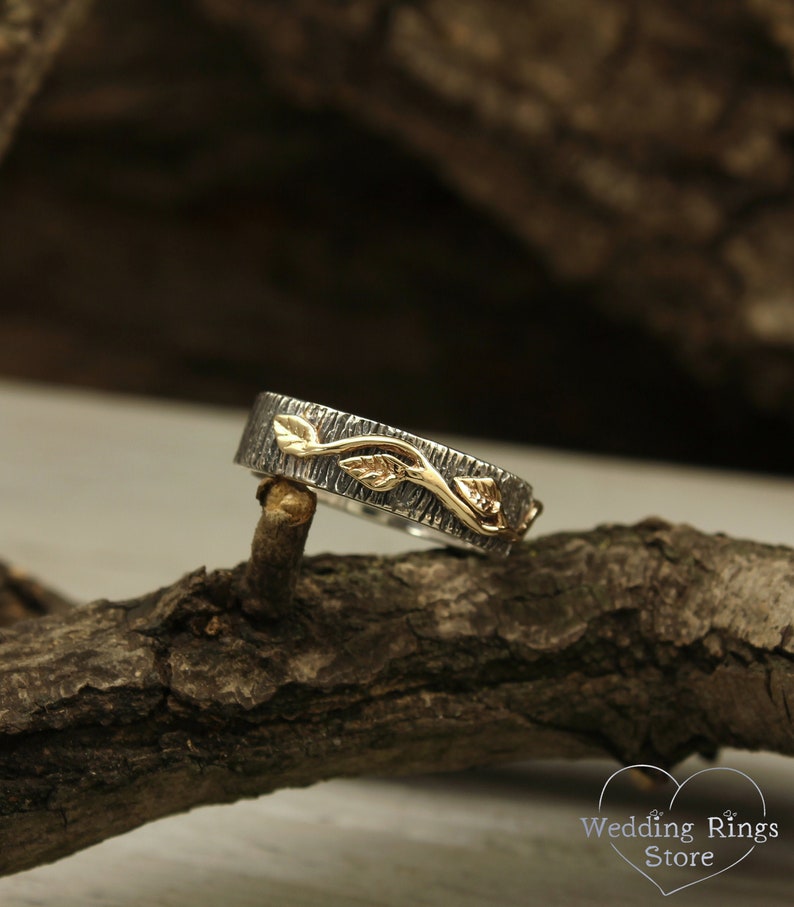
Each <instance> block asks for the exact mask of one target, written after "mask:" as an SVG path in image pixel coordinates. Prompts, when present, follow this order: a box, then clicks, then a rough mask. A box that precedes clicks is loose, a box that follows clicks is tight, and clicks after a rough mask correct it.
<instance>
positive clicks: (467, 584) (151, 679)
mask: <svg viewBox="0 0 794 907" xmlns="http://www.w3.org/2000/svg"><path fill="white" fill-rule="evenodd" d="M279 498H280V499H281V501H288V500H289V498H290V495H289V494H286V493H284V494H282V495H280V496H279V495H275V496H274V494H273V491H272V490H271V492H270V494H269V495H267V496H266V497H265V507H264V508H263V515H262V521H261V522H260V526H259V528H258V530H257V539H258V541H257V543H256V544H255V546H254V548H253V559H254V560H256V559H257V558H265V560H266V559H267V557H268V554H267V545H266V544H265V541H264V540H265V539H266V538H267V536H268V534H269V532H268V526H270V527H271V530H272V529H277V527H278V526H279V525H282V524H283V522H284V520H285V513H284V512H283V511H281V510H280V508H279V507H278V506H277V502H278V500H279ZM285 506H286V505H285ZM257 569H258V568H257V565H256V564H253V565H251V564H240V565H238V566H237V567H235V568H234V569H231V570H217V571H213V572H211V573H207V572H206V571H205V570H203V569H199V570H196V571H195V572H193V573H191V574H189V575H187V576H185V577H183V578H182V579H180V580H179V581H177V582H176V583H174V584H173V585H172V586H169V587H167V588H164V589H160V590H158V591H156V592H152V593H150V594H148V595H144V596H141V597H140V598H137V599H133V600H130V601H124V602H108V601H97V602H94V603H92V604H90V605H86V606H84V607H80V608H74V609H72V610H71V611H70V612H69V613H67V614H66V615H52V616H47V617H42V618H40V619H38V620H35V621H33V620H28V621H24V622H22V623H19V624H17V625H16V626H15V627H12V628H9V629H5V630H3V631H1V632H0V646H1V647H2V662H1V663H0V740H1V741H2V745H0V779H2V780H0V870H1V871H2V872H5V873H10V872H15V871H18V870H20V869H24V868H28V867H31V866H34V865H36V864H38V863H41V862H45V861H49V860H53V859H56V858H58V857H61V856H64V855H65V854H68V853H71V852H73V851H75V850H78V849H79V848H82V847H85V846H88V845H89V844H92V843H95V842H97V841H100V840H102V839H103V838H106V837H109V836H111V835H114V834H118V833H120V832H123V831H126V830H128V829H131V828H134V827H136V826H138V825H140V824H142V823H144V822H147V821H150V820H152V819H155V818H157V817H160V816H165V815H168V814H171V813H175V812H179V811H182V810H185V809H188V808H190V807H193V806H197V805H199V804H206V803H218V802H228V801H233V800H235V799H238V798H240V797H249V796H256V795H258V794H262V793H265V792H268V791H272V790H274V789H276V788H279V787H285V786H297V785H306V784H311V783H313V782H315V781H318V780H320V779H324V778H331V777H335V776H352V775H357V774H362V773H381V774H401V773H408V772H419V771H444V770H451V769H460V768H464V767H466V766H473V765H478V764H484V763H488V762H496V761H501V760H517V759H522V758H525V757H529V756H544V757H545V756H565V757H581V756H597V755H601V756H603V755H604V754H608V755H611V756H614V757H615V758H617V759H620V760H624V761H647V762H652V763H654V764H658V765H663V766H664V765H670V764H672V763H674V762H676V761H677V760H679V759H682V758H684V757H685V756H687V755H688V754H690V753H695V752H699V753H703V754H706V755H712V754H713V753H714V752H715V751H716V750H717V748H718V747H720V746H723V745H730V746H734V747H744V748H750V749H756V748H765V749H770V750H776V751H778V752H781V753H788V754H794V725H792V719H791V706H790V702H792V701H794V667H793V664H794V662H793V658H792V656H794V633H793V632H792V615H794V584H793V583H792V576H793V575H794V552H792V551H791V550H790V549H788V548H782V547H771V546H767V545H760V544H756V543H753V542H748V541H738V540H732V539H728V538H726V537H724V536H707V535H704V534H702V533H700V532H698V531H696V530H695V529H692V528H691V527H688V526H671V525H668V524H667V523H664V522H662V521H660V520H648V521H645V522H644V523H641V524H639V525H637V526H633V527H625V526H603V527H599V528H598V529H595V530H593V531H591V532H583V533H564V534H558V535H553V536H548V537H545V538H540V539H538V540H536V541H534V542H533V543H532V544H528V545H525V546H523V545H522V546H520V550H519V551H518V553H516V554H514V555H513V556H511V557H510V558H509V559H507V560H506V561H501V560H499V561H497V560H492V559H488V558H485V557H481V556H479V555H465V554H461V553H458V552H455V551H451V550H438V551H431V552H422V553H412V554H408V555H404V556H399V557H376V556H365V557H350V556H346V557H339V556H333V555H322V556H318V557H311V558H306V559H305V560H304V561H303V564H302V568H301V575H300V577H299V579H298V582H297V586H296V587H295V593H294V598H293V600H292V606H291V609H290V610H289V611H287V612H284V611H281V612H280V616H277V617H276V618H275V619H273V618H272V616H271V618H270V619H269V620H268V622H267V623H263V622H262V621H261V620H260V619H259V618H260V615H259V614H256V612H255V611H254V612H253V616H249V614H251V613H252V612H251V609H250V600H251V595H252V588H254V586H252V583H251V576H252V575H258V576H260V577H262V576H264V574H263V573H262V572H261V571H259V572H257ZM252 571H253V574H252ZM265 572H266V571H265ZM282 576H283V575H282ZM286 582H287V583H288V584H289V583H290V582H291V577H290V576H289V575H287V576H286ZM265 587H266V584H265V585H262V586H260V587H259V588H260V589H262V590H264V589H265ZM246 602H248V603H249V607H244V605H245V603H246Z"/></svg>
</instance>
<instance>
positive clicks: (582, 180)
mask: <svg viewBox="0 0 794 907" xmlns="http://www.w3.org/2000/svg"><path fill="white" fill-rule="evenodd" d="M274 10H276V11H277V12H273V11H274ZM439 10H440V11H439ZM208 11H209V13H208ZM362 11H363V12H362ZM434 11H438V15H437V16H436V20H433V21H437V22H438V28H437V30H436V31H435V32H433V30H432V28H431V27H430V26H429V25H427V22H429V21H431V19H432V15H433V13H434ZM569 13H570V14H569ZM784 14H785V9H784V6H783V5H780V6H779V7H776V8H775V9H773V8H772V7H769V11H767V10H766V7H763V8H762V6H761V5H760V4H758V3H756V4H755V5H751V3H750V0H746V2H741V3H740V2H734V0H732V2H730V3H720V2H719V0H712V2H711V3H707V4H705V5H703V4H700V5H698V4H695V5H692V4H684V3H677V2H674V0H652V2H651V3H643V4H636V8H635V9H634V10H633V11H631V10H630V8H629V7H628V6H622V5H619V4H617V3H616V4H614V5H610V3H608V2H607V0H604V3H603V8H602V7H597V6H595V5H594V4H593V2H591V0H582V3H581V4H579V5H576V4H574V5H573V6H571V5H566V4H562V5H561V4H555V3H546V4H542V3H537V4H529V5H527V4H524V3H521V4H519V3H516V2H512V3H508V2H496V3H487V4H485V3H482V4H478V3H474V2H468V3H465V4H449V5H448V6H446V7H443V8H441V7H436V6H435V5H434V4H430V3H424V2H421V3H415V4H388V5H387V4H377V3H373V4H372V5H371V6H370V7H365V6H363V5H361V4H360V3H346V4H319V3H309V2H299V3H295V4H281V5H276V4H273V3H269V2H267V0H261V2H256V3H251V4H243V3H229V4H227V5H225V6H223V8H221V5H220V3H219V2H217V3H216V2H214V0H207V2H205V3H203V4H198V3H196V2H193V0H160V2H155V0H138V2H134V0H116V2H114V3H113V4H100V5H98V6H96V7H95V8H94V10H93V12H92V15H91V16H90V17H89V18H88V21H87V22H86V24H85V26H84V27H83V28H81V29H79V30H78V32H77V33H76V34H75V35H74V37H73V39H72V41H71V42H70V43H69V44H68V46H67V47H66V48H65V49H64V52H63V53H62V54H61V56H60V58H59V61H58V65H57V66H56V67H55V68H54V70H53V72H52V74H51V77H50V78H49V79H48V81H47V85H46V87H45V91H44V92H42V93H41V94H40V95H39V96H38V97H37V99H36V103H34V104H33V105H32V106H31V109H30V111H29V114H28V117H27V120H26V122H25V128H24V129H23V130H21V132H20V134H19V136H18V140H17V146H16V148H15V149H14V152H15V153H14V152H12V154H11V155H10V156H9V157H8V159H7V161H6V162H5V165H4V170H3V198H2V205H0V282H2V285H3V291H4V292H3V300H2V302H3V306H2V308H3V319H2V324H1V325H0V327H2V330H0V368H2V370H3V372H4V373H6V374H16V375H21V376H27V377H33V378H37V379H42V378H43V379H45V380H52V381H68V382H71V383H78V384H83V385H91V386H100V387H111V388H115V389H118V390H125V391H134V392H136V393H154V394H166V395H169V396H180V397H189V398H192V399H203V400H211V401H213V402H233V403H236V404H241V405H247V404H248V403H250V399H251V398H252V396H253V394H254V393H256V392H257V391H258V390H261V389H262V387H266V386H274V387H283V388H286V389H289V390H291V391H294V392H295V393H297V394H298V395H300V396H304V397H306V398H309V399H317V400H323V401H328V402H335V403H337V404H338V405H340V406H342V408H344V409H348V410H350V411H355V412H363V413H377V414H378V415H380V416H382V417H383V418H386V419H388V420H389V421H391V422H392V423H394V424H410V425H414V426H416V427H420V428H421V426H422V425H424V426H426V427H430V426H432V427H433V430H434V431H455V432H459V433H468V434H477V433H479V434H485V433H488V434H490V435H493V434H494V433H496V432H498V433H499V434H500V435H501V436H503V437H511V438H512V439H514V440H521V441H530V442H535V443H537V442H542V443H546V444H553V445H555V446H571V447H578V448H580V449H582V448H584V449H590V450H593V449H598V450H602V451H611V452H621V453H624V454H626V453H630V454H634V455H641V456H652V457H657V458H658V457H664V458H668V459H679V460H685V461H688V462H692V461H698V462H710V463H719V464H720V465H733V466H743V467H745V468H755V469H763V470H778V471H789V470H790V469H791V462H792V457H791V449H792V440H793V439H794V434H793V432H794V418H792V413H794V408H792V406H789V404H788V402H787V401H788V400H790V399H791V397H790V394H791V391H790V387H791V380H790V379H791V377H792V374H794V372H793V371H792V366H791V362H792V352H791V350H792V346H793V345H794V344H792V342H790V339H791V336H792V335H791V331H790V330H789V327H790V323H789V314H788V313H789V312H791V311H794V308H792V307H790V306H789V305H788V300H790V298H791V293H790V288H789V284H790V282H789V281H788V278H787V277H786V274H787V273H788V270H787V269H788V267H789V259H790V256H789V255H788V246H787V245H786V238H787V236H788V232H787V230H786V229H785V228H784V227H785V224H784V223H783V221H785V218H786V217H787V216H788V215H787V213H786V212H787V211H788V210H789V207H788V205H789V201H788V200H789V195H790V193H789V184H790V181H789V178H788V176H787V174H788V172H789V170H790V158H791V155H790V142H789V139H788V136H789V131H787V130H788V126H787V125H786V124H787V122H788V120H787V119H786V117H787V116H788V115H789V112H790V111H791V110H792V109H794V105H792V104H790V103H789V100H790V81H791V79H790V72H789V69H788V68H787V65H786V59H787V58H786V56H785V54H784V51H783V49H782V48H784V46H785V40H784V39H785V30H784V29H783V28H782V26H781V23H782V22H783V16H784ZM701 15H702V18H699V17H701ZM478 16H480V17H481V19H482V23H483V24H482V27H480V25H479V24H477V25H476V27H475V26H474V25H471V22H472V21H474V20H475V19H476V17H478ZM566 16H567V18H566ZM350 17H352V18H350ZM412 17H413V19H412ZM467 17H469V18H467ZM472 17H473V18H472ZM632 17H634V19H636V22H635V24H634V25H633V26H632V25H631V21H633V19H632ZM271 18H272V26H273V27H272V30H271V31H269V32H268V35H267V36H266V35H264V28H263V23H267V22H270V21H271ZM351 21H352V22H353V23H354V26H355V27H353V26H351V25H350V22H351ZM477 21H478V22H479V20H477ZM219 22H225V23H226V24H227V25H232V26H233V27H231V28H223V27H219V26H218V23H219ZM704 22H705V23H706V24H705V25H704V24H703V23H704ZM467 23H468V24H467ZM513 23H515V28H513V27H512V24H513ZM610 23H611V24H610ZM621 23H625V28H624V31H623V32H622V33H621V35H622V41H620V42H618V49H617V51H615V53H613V54H612V55H611V56H610V55H609V54H608V53H606V51H605V50H604V48H606V47H613V46H614V45H611V44H609V40H611V39H610V38H609V34H607V35H606V37H605V36H604V35H605V32H608V31H609V28H613V32H614V34H613V33H612V32H610V34H613V37H614V35H616V34H617V33H618V32H620V28H618V26H619V25H620V24H621ZM424 26H426V29H425V30H423V27H424ZM293 28H294V33H295V35H297V36H298V38H299V40H296V41H295V42H294V44H292V45H290V44H289V42H288V41H287V40H286V38H285V35H286V36H287V37H288V35H289V34H292V31H291V29H293ZM428 29H429V30H430V32H431V34H429V35H428V34H426V31H427V30H428ZM304 32H305V33H306V35H304ZM491 32H493V35H491ZM307 35H308V37H307ZM489 35H491V36H490V37H489ZM555 35H556V36H557V37H558V38H559V40H551V39H549V36H552V37H554V36H555ZM301 36H302V37H301ZM489 42H490V44H489ZM599 42H601V43H599ZM483 46H485V49H486V52H483V50H482V48H483ZM489 46H490V47H491V49H490V50H488V47H489ZM599 48H600V50H599ZM318 49H319V51H318ZM315 51H318V52H315ZM488 54H492V59H491V57H489V56H488ZM599 54H600V55H599ZM436 55H438V62H437V65H436V66H435V68H433V66H431V63H432V60H433V58H434V57H435V56H436ZM423 61H424V62H423ZM425 64H426V65H427V67H429V68H428V69H427V72H424V70H422V65H425ZM263 72H266V73H267V77H266V78H263V76H262V74H263ZM467 73H468V74H470V78H468V80H467V78H466V75H467ZM547 83H548V84H547ZM277 85H278V86H281V87H282V94H284V93H285V92H284V91H283V87H284V86H286V87H287V88H288V90H289V91H290V92H291V96H293V97H296V96H297V97H298V98H299V99H300V100H301V102H307V103H308V104H309V105H312V104H315V105H316V104H317V103H318V102H319V103H322V104H325V105H332V106H333V107H335V108H337V109H339V110H341V111H343V114H342V115H340V114H334V113H331V112H330V111H329V110H328V109H327V108H326V109H324V110H322V111H320V110H317V109H315V110H314V111H313V112H310V111H308V110H306V111H304V110H298V109H297V107H296V106H295V105H292V106H290V105H289V104H288V103H285V102H284V101H283V100H279V99H277V98H276V97H275V94H276V92H275V86H277ZM555 85H557V86H558V89H559V91H558V93H557V94H554V92H553V91H552V89H553V88H554V86H555ZM726 86H727V87H726ZM690 87H691V89H692V90H691V91H690V90H689V89H690ZM563 89H564V90H563ZM709 91H711V92H713V93H714V95H715V97H716V98H717V100H716V101H715V102H714V103H715V104H717V101H720V103H721V102H722V101H725V107H724V115H723V116H722V117H721V118H720V117H718V118H717V121H716V123H714V122H712V121H710V120H708V117H707V114H708V111H709V109H711V108H709V107H708V105H707V104H706V103H705V101H703V100H702V99H703V98H704V97H706V99H708V98H710V97H711V95H710V94H709ZM351 92H352V94H351ZM726 94H727V95H728V96H729V98H728V100H727V101H726V100H725V97H726ZM453 96H454V97H453ZM455 97H458V98H459V103H458V102H456V101H455V100H454V98H455ZM697 99H701V100H699V101H698V100H697ZM696 101H697V103H696ZM688 105H689V106H688ZM690 107H691V108H692V109H691V110H690ZM679 108H680V109H681V110H682V111H683V112H682V113H681V114H680V116H679V113H678V111H679ZM715 109H716V108H715ZM535 110H536V111H537V115H538V117H541V119H542V118H543V117H546V118H547V119H548V121H549V122H550V123H551V124H552V127H550V132H548V133H544V132H543V131H542V130H541V131H540V132H537V134H536V132H533V131H532V129H531V128H530V127H531V125H532V123H533V122H534V120H533V118H532V111H535ZM344 114H346V116H345V115H344ZM704 118H705V119H704ZM354 121H360V122H361V123H363V124H365V127H370V126H372V127H374V128H373V130H372V131H371V132H368V131H367V128H357V127H356V126H355V122H354ZM522 124H523V125H522ZM522 129H523V130H524V131H523V132H522ZM374 131H379V132H380V133H381V134H382V135H383V136H384V138H383V139H381V140H379V139H377V137H376V136H375V135H373V132H374ZM395 137H396V140H395ZM431 140H432V141H431ZM403 149H407V150H403ZM743 149H744V150H743ZM748 149H749V150H748ZM765 149H766V150H765ZM417 152H418V154H417ZM764 155H766V157H764ZM759 156H760V157H759ZM417 158H419V159H418V160H417ZM726 160H727V161H728V162H729V163H730V162H731V161H733V163H732V164H730V166H728V164H726V163H725V161H726ZM737 161H738V163H737ZM759 161H760V163H759ZM742 162H744V163H742ZM767 164H768V166H767ZM731 167H733V169H731ZM737 167H738V169H737ZM742 167H744V169H742ZM726 168H727V169H726ZM435 172H437V173H439V174H441V175H442V176H443V179H444V180H445V181H446V183H447V184H448V185H449V186H452V187H453V188H454V189H455V190H456V191H458V192H459V193H460V196H461V197H460V198H455V197H454V196H453V195H452V193H451V192H446V191H443V190H442V188H441V187H440V185H439V182H438V180H436V179H435V176H434V174H435ZM473 183H476V185H473ZM651 190H653V191H651ZM602 196H604V198H603V199H602ZM624 196H625V198H624ZM471 199H475V203H474V204H472V203H471ZM604 199H606V200H604ZM610 199H612V202H610ZM510 206H513V207H510ZM709 206H711V207H709ZM508 208H509V210H508ZM513 209H515V210H513ZM706 209H708V210H713V211H715V212H717V214H716V215H715V221H714V222H715V223H718V226H717V227H716V228H715V229H716V234H715V235H714V236H712V237H711V238H709V237H708V236H707V235H706V234H704V235H703V236H702V237H700V238H698V235H695V234H696V232H697V231H695V233H693V227H692V223H691V222H692V221H693V219H694V220H697V217H696V214H697V212H698V211H701V212H702V210H706ZM511 212H512V213H511ZM494 213H495V214H496V217H494ZM522 218H523V220H522ZM765 218H766V220H765ZM779 219H782V220H779ZM497 220H498V224H495V223H494V221H497ZM778 220H779V222H778ZM524 221H526V224H525V223H524ZM569 222H570V224H569ZM759 222H763V223H762V224H761V226H759ZM764 224H766V226H764ZM774 224H777V226H776V227H775V228H774V229H773V226H774ZM501 227H504V228H506V229H501ZM767 227H768V229H767ZM778 228H779V229H778ZM508 231H512V232H513V233H514V234H515V235H516V236H520V238H521V241H522V242H523V246H521V245H520V244H519V243H518V242H517V241H513V240H512V238H511V237H510V236H509V235H508ZM748 237H750V239H748ZM588 243H590V244H592V249H593V250H595V251H596V252H598V250H599V249H600V250H601V252H598V255H596V254H595V252H593V256H592V259H593V260H592V262H591V265H589V266H588V267H590V270H588V269H587V267H585V265H587V261H588V260H589V259H588V258H587V255H586V254H585V252H586V251H587V250H588V249H590V246H589V245H588ZM781 243H782V244H783V245H782V246H781V245H780V244H781ZM604 250H606V251H604ZM726 250H732V251H730V255H728V253H727V252H726ZM591 251H592V250H591ZM726 256H727V257H731V256H733V257H732V258H731V261H733V260H734V259H735V260H736V261H737V262H739V263H740V265H741V267H739V265H737V268H738V270H737V269H736V268H734V269H733V270H732V269H731V268H732V266H730V267H725V266H724V263H725V261H726ZM748 268H749V269H752V275H750V276H746V275H745V272H746V271H747V269H748ZM742 269H744V270H742ZM740 272H741V273H740ZM747 274H749V271H747ZM721 294H722V295H721ZM108 299H113V300H114V304H113V305H112V306H108V305H107V303H106V300H108ZM153 319H156V320H157V324H158V330H157V332H155V333H153V332H152V331H151V324H152V321H153ZM298 323H299V324H300V325H301V331H302V345H303V349H304V351H305V353H306V355H305V358H304V357H296V356H295V355H294V350H292V349H291V348H289V347H288V345H284V344H282V345H279V346H278V347H277V346H275V345H271V346H270V348H269V351H268V355H267V357H264V356H263V355H262V333H263V330H265V329H267V330H274V331H276V332H280V331H291V330H293V329H294V326H295V325H296V324H298ZM519 324H521V325H523V326H524V328H523V330H522V331H517V330H516V326H517V325H519ZM452 325H454V327H453V328H452V329H450V326H452ZM748 325H749V326H750V327H749V328H748ZM787 325H789V327H787ZM759 331H760V332H761V334H762V335H763V337H762V339H760V340H759V336H761V334H759ZM342 336H344V337H347V338H350V339H351V342H352V343H354V344H355V347H356V349H357V350H359V351H360V355H359V356H357V357H351V356H349V355H346V350H342V351H341V352H340V344H338V343H329V342H328V338H329V337H342ZM384 338H387V339H388V342H384ZM675 351H677V352H675ZM307 362H308V364H307ZM461 362H482V363H486V362H487V363H488V367H487V368H482V369H461V367H460V363H461ZM450 375H454V376H455V380H454V381H451V380H450V377H449V376H450ZM627 375H630V376H631V380H627V378H626V376H627ZM693 376H696V377H693ZM396 381H399V382H400V387H401V391H402V393H400V394H399V395H397V394H395V393H394V390H393V389H394V386H395V382H396ZM751 400H755V401H756V403H755V404H753V403H752V402H750V401H751ZM758 401H761V402H762V404H763V408H764V409H765V410H766V411H767V412H768V413H773V414H774V415H773V416H767V417H765V416H762V415H759V412H760V410H759V407H758V405H757V402H758ZM486 409H487V410H488V411H489V412H491V413H492V414H493V424H489V425H485V424H484V423H483V421H482V419H480V418H479V417H478V414H479V413H480V412H482V411H483V410H486ZM519 409H520V410H522V411H523V412H525V413H526V414H528V415H527V417H526V418H521V419H518V420H516V419H515V418H514V413H515V412H516V411H517V410H519ZM627 413H630V414H631V417H630V418H627V417H626V414H627ZM660 424H663V425H664V426H665V430H664V431H660V430H659V425H660Z"/></svg>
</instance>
